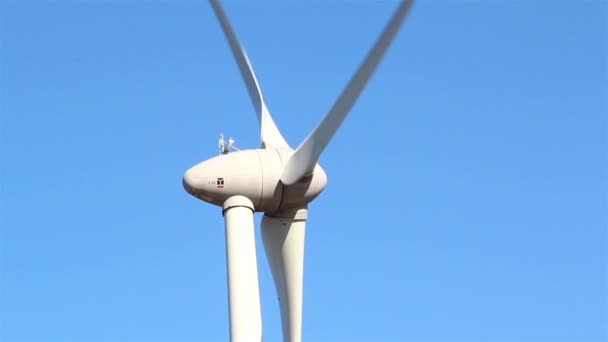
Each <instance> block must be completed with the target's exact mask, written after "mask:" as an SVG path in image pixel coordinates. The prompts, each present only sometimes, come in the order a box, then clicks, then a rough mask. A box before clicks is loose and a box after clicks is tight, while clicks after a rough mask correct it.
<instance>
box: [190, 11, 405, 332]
mask: <svg viewBox="0 0 608 342" xmlns="http://www.w3.org/2000/svg"><path fill="white" fill-rule="evenodd" d="M210 2H211V5H212V7H213V10H214V12H215V14H216V16H217V18H218V20H219V22H220V25H221V26H222V30H223V31H224V34H225V35H226V38H227V40H228V43H229V45H230V49H231V50H232V54H233V55H234V58H235V59H236V62H237V64H238V67H239V70H240V72H241V76H242V77H243V80H244V81H245V84H246V86H247V91H248V92H249V96H250V98H251V101H252V102H253V106H254V107H255V110H256V113H257V117H258V121H259V122H260V131H261V143H262V146H261V148H259V149H249V150H242V151H238V152H234V153H225V154H221V155H219V156H217V157H215V158H211V159H209V160H207V161H204V162H202V163H199V164H197V165H195V166H194V167H192V168H190V169H189V170H188V171H186V173H185V174H184V178H183V184H184V188H185V189H186V191H187V192H188V193H190V194H192V195H193V196H195V197H197V198H199V199H201V200H203V201H205V202H208V203H211V204H215V205H218V206H221V207H222V208H223V211H222V213H223V215H224V220H225V228H226V259H227V268H228V302H229V311H230V338H231V340H232V341H260V340H261V339H262V317H261V315H262V314H261V309H260V294H259V285H258V269H257V261H256V250H255V235H254V223H253V213H254V212H256V211H257V212H264V213H265V214H264V217H263V218H262V224H261V225H262V239H263V241H264V248H265V250H266V256H267V257H268V261H269V264H270V269H271V271H272V275H273V278H274V282H275V287H276V290H277V293H278V298H279V303H280V308H281V321H282V324H283V338H284V340H285V341H300V339H301V335H302V283H303V270H304V233H305V227H306V218H307V214H308V203H309V202H311V201H312V200H313V199H314V198H315V197H317V196H318V195H319V193H321V191H322V190H323V189H324V188H325V184H326V182H327V177H326V175H325V171H323V169H322V168H321V166H319V164H317V161H318V160H319V156H320V154H321V152H323V150H324V149H325V147H326V146H327V144H328V143H329V141H330V140H331V138H332V136H333V135H334V133H335V132H336V130H337V129H338V128H339V127H340V125H341V124H342V122H343V121H344V118H345V117H346V115H347V114H348V112H349V111H350V109H351V108H352V106H353V104H354V103H355V101H356V100H357V98H358V97H359V94H360V93H361V91H362V90H363V88H364V87H365V84H366V83H367V81H368V80H369V78H370V77H371V75H372V73H373V72H374V70H375V68H376V66H377V65H378V63H379V62H380V60H381V59H382V57H383V56H384V53H385V52H386V50H387V48H388V47H389V45H390V43H391V41H392V40H393V38H394V37H395V35H396V34H397V32H398V30H399V27H400V26H401V23H402V22H403V19H404V18H405V16H406V15H407V13H408V12H409V9H410V7H411V6H412V3H413V0H403V1H401V3H400V4H399V6H398V7H397V9H396V11H395V13H394V14H393V16H392V18H391V19H390V21H389V22H388V24H387V25H386V27H385V29H384V31H383V32H382V34H381V35H380V37H379V38H378V39H377V41H376V43H375V44H374V46H373V48H372V49H371V50H370V51H369V53H368V55H367V56H366V58H365V60H364V61H363V63H362V64H361V66H360V67H359V69H358V70H357V72H356V73H355V74H354V76H353V77H352V79H351V80H350V82H349V83H348V85H347V86H346V88H344V90H343V91H342V93H341V94H340V96H339V97H338V99H337V100H336V102H335V103H334V105H333V107H332V108H331V109H330V110H329V112H328V113H327V115H326V116H325V117H324V118H323V120H322V121H321V123H320V124H319V125H318V126H317V127H316V128H315V129H314V131H312V133H311V134H310V135H309V136H308V137H307V138H306V139H304V141H303V142H302V143H301V144H300V146H298V148H296V150H295V151H294V150H293V149H292V148H291V147H290V146H289V145H288V144H287V142H286V141H285V139H284V138H283V136H282V135H281V133H280V132H279V130H278V128H277V126H276V125H275V123H274V121H273V120H272V117H271V116H270V112H269V111H268V108H267V107H266V104H265V102H264V98H263V96H262V91H261V90H260V86H259V84H258V81H257V79H256V77H255V73H254V71H253V67H252V66H251V63H250V62H249V58H248V57H247V54H246V53H245V50H244V49H243V47H242V46H241V44H240V43H239V41H238V39H237V37H236V34H235V33H234V30H233V28H232V26H231V25H230V22H229V21H228V18H227V17H226V14H225V13H224V10H223V8H222V6H221V4H220V2H219V0H210ZM226 152H227V151H226Z"/></svg>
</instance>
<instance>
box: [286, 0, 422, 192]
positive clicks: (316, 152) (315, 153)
mask: <svg viewBox="0 0 608 342" xmlns="http://www.w3.org/2000/svg"><path fill="white" fill-rule="evenodd" d="M413 2H414V1H413V0H403V1H402V2H401V4H400V5H399V7H398V8H397V10H396V11H395V13H394V14H393V17H392V18H391V20H390V21H389V23H388V24H387V25H386V28H385V29H384V31H383V32H382V34H381V35H380V37H379V38H378V40H376V44H375V45H374V47H373V48H372V49H371V50H370V51H369V52H368V54H367V57H366V58H365V60H364V61H363V63H362V64H361V66H360V67H359V69H358V70H357V72H356V73H355V74H354V75H353V77H352V78H351V80H350V82H349V83H348V85H347V86H346V88H344V90H343V91H342V94H340V97H338V99H337V100H336V102H335V103H334V105H333V107H332V108H331V109H330V111H329V112H328V113H327V115H326V116H325V118H323V120H322V121H321V123H320V124H319V125H318V126H317V128H315V130H314V131H313V132H312V133H311V134H310V135H309V136H308V137H307V138H306V139H305V140H304V141H303V142H302V143H301V144H300V146H298V148H297V149H296V151H295V153H294V154H293V155H292V156H291V158H290V159H289V161H288V162H287V165H286V166H285V170H284V171H283V175H282V176H281V181H282V182H283V184H285V185H292V184H294V183H296V182H297V181H298V180H299V179H300V178H302V177H304V176H307V175H310V174H311V173H312V171H313V170H314V168H315V165H316V164H317V161H318V160H319V156H320V155H321V152H323V150H324V149H325V147H326V146H327V144H328V143H329V141H330V140H331V138H332V137H333V135H334V133H336V131H337V130H338V128H339V127H340V125H341V124H342V122H343V121H344V118H345V117H346V115H347V114H348V112H349V111H350V110H351V108H352V106H353V105H354V103H355V101H356V100H357V98H358V97H359V94H361V91H362V90H363V88H364V87H365V84H366V83H367V81H368V80H369V78H370V77H371V76H372V74H373V73H374V70H375V69H376V66H378V64H379V63H380V60H382V57H383V56H384V53H385V52H386V50H387V49H388V47H389V45H390V44H391V41H392V40H393V38H394V37H395V35H396V34H397V32H398V31H399V27H400V26H401V23H402V22H403V19H404V18H405V16H406V14H407V13H408V12H409V9H410V8H411V6H412V3H413Z"/></svg>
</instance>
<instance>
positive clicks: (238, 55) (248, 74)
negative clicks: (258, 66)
mask: <svg viewBox="0 0 608 342" xmlns="http://www.w3.org/2000/svg"><path fill="white" fill-rule="evenodd" d="M210 1H211V6H212V7H213V11H214V12H215V15H216V16H217V18H218V20H219V22H220V25H221V26H222V30H223V31H224V34H225V36H226V39H227V40H228V44H229V45H230V50H232V55H233V56H234V59H236V63H237V64H238V66H239V71H240V72H241V76H242V77H243V81H245V85H246V86H247V92H249V97H250V98H251V102H252V103H253V107H255V111H256V114H257V116H258V121H259V123H260V135H261V140H262V147H276V148H278V147H289V145H288V144H287V142H286V141H285V139H284V138H283V136H282V135H281V132H280V131H279V129H278V128H277V126H276V125H275V123H274V121H273V120H272V117H271V116H270V112H269V111H268V108H267V107H266V103H265V102H264V97H263V96H262V90H261V89H260V85H259V83H258V80H257V79H256V77H255V72H254V71H253V67H252V66H251V62H249V57H247V53H246V52H245V49H244V48H243V47H242V46H241V43H240V42H239V40H238V38H237V36H236V34H235V33H234V29H233V28H232V25H231V24H230V21H229V20H228V17H227V16H226V13H225V12H224V9H223V8H222V5H221V4H220V1H219V0H210Z"/></svg>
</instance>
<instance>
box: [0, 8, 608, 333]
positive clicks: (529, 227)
mask: <svg viewBox="0 0 608 342" xmlns="http://www.w3.org/2000/svg"><path fill="white" fill-rule="evenodd" d="M395 5H396V1H388V0H387V1H363V0H349V1H343V0H339V1H334V0H331V1H320V0H313V1H277V0H265V1H255V2H254V1H244V0H239V1H236V0H232V1H226V3H225V7H226V10H227V12H228V15H229V16H230V18H231V20H232V22H233V24H234V26H235V27H236V30H237V32H238V33H239V36H240V38H241V40H242V41H243V43H244V45H245V47H246V48H247V50H248V52H249V54H250V57H251V60H252V62H253V64H254V67H255V69H256V71H257V73H258V77H259V80H260V83H261V85H262V88H263V90H264V93H265V96H266V99H267V102H268V105H269V108H270V110H271V112H272V113H273V116H274V118H275V121H276V122H277V125H278V126H279V128H280V129H281V130H282V132H283V134H284V135H285V137H286V139H287V140H288V141H289V143H290V144H291V145H292V146H294V147H295V146H297V145H298V144H299V143H300V141H301V140H302V139H303V138H304V137H306V135H307V134H308V133H309V132H310V130H311V129H313V128H314V127H315V125H316V124H317V123H318V121H319V120H320V119H321V118H322V117H323V115H324V114H325V113H326V111H327V110H328V109H329V107H330V106H331V104H332V102H333V100H334V99H335V97H336V96H337V95H338V94H339V92H340V90H341V89H342V87H343V86H344V84H345V83H346V82H347V81H348V79H349V77H350V75H351V74H352V72H353V71H354V70H355V69H356V67H357V66H358V64H359V62H360V61H361V60H362V58H363V56H364V55H365V53H366V51H367V49H368V48H369V47H370V46H371V44H372V41H373V40H374V39H375V37H376V36H377V34H378V33H379V32H380V30H381V28H382V26H383V25H384V22H385V21H386V20H387V18H388V17H389V15H390V14H391V12H392V10H393V8H394V7H395ZM607 7H608V6H607V3H606V2H605V1H601V0H581V1H574V0H571V1H563V0H562V1H548V0H538V1H511V0H494V1H483V2H482V1H465V0H459V1H418V3H417V4H416V5H415V7H414V9H413V11H412V13H411V16H410V18H409V20H408V21H407V22H406V24H405V25H404V27H403V30H402V31H401V33H400V34H399V36H398V37H397V39H396V41H395V43H394V45H393V47H392V48H391V50H389V53H388V55H387V56H386V58H385V60H384V63H383V64H382V65H381V66H380V68H379V70H378V72H377V73H376V74H375V76H374V78H373V79H372V80H371V82H370V83H369V84H368V88H367V89H366V91H365V92H364V93H363V95H362V96H361V98H360V99H359V102H358V103H357V105H356V106H355V107H354V109H353V111H352V112H351V115H350V116H349V117H348V118H347V120H346V121H345V123H344V125H343V126H342V128H341V129H340V130H339V131H338V133H337V134H336V136H335V137H334V140H333V141H332V142H331V144H330V146H329V147H328V148H327V149H326V150H325V152H324V154H323V155H322V156H321V160H320V162H321V164H322V165H323V167H324V169H325V170H326V172H327V173H328V177H329V183H328V186H327V188H326V189H325V191H324V192H323V193H322V194H321V196H320V197H319V198H318V199H317V200H315V201H314V202H313V203H312V204H311V206H310V215H309V224H308V230H307V234H308V235H307V242H306V243H307V245H306V247H307V254H306V260H305V293H304V322H303V324H304V332H303V337H304V340H307V341H338V340H343V341H378V340H387V341H389V340H391V341H397V340H409V341H601V340H606V339H607V338H608V337H607V331H606V325H605V324H606V321H607V319H608V317H607V306H608V303H607V299H606V298H607V293H606V292H607V289H606V288H607V280H606V279H607V274H606V273H607V265H606V260H607V254H606V245H607V242H608V240H607V236H606V227H607V218H606V209H607V203H606V198H607V197H606V193H607V190H608V189H607V184H606V174H607V173H606V171H607V170H606V151H607V147H608V146H607V144H606V132H607V131H606V127H607V126H606V113H607V109H608V108H607V93H608V81H607V74H608V73H607V66H606V65H607V62H606V61H607V43H606V42H607V41H608V34H607V30H606V27H607V16H606V13H607V10H608V8H607ZM220 131H221V132H224V133H225V134H226V135H228V136H234V137H235V138H236V146H238V147H240V148H254V147H256V146H258V143H259V133H258V131H257V122H256V118H255V114H254V111H253V109H252V107H251V104H250V102H249V99H248V97H247V93H246V91H245V87H244V86H243V84H242V81H241V79H240V75H239V74H238V71H237V68H236V66H235V64H234V61H233V60H232V57H231V55H230V52H229V49H228V46H227V44H226V42H225V41H224V38H223V36H222V33H221V31H220V28H219V25H218V23H217V21H216V20H215V18H214V16H213V14H212V11H211V9H210V6H209V5H208V4H207V3H206V2H205V1H161V0H158V1H144V0H140V1H116V0H108V1H85V0H80V1H79V0H58V1H34V0H32V1H10V0H9V1H7V0H0V139H1V140H0V253H1V254H0V256H1V258H0V340H2V341H23V340H26V341H195V340H196V341H207V340H210V341H211V340H218V341H219V340H227V338H228V337H227V336H228V320H227V317H228V315H227V294H226V275H225V256H224V232H223V220H222V216H221V212H220V209H219V208H217V207H213V206H211V205H208V204H206V203H203V202H200V201H198V200H196V199H195V198H193V197H191V196H190V195H188V194H187V193H186V192H185V191H184V190H183V189H182V185H181V177H182V174H183V172H184V171H185V170H186V169H187V168H189V167H190V166H192V165H194V164H196V163H198V162H199V161H202V160H204V159H207V158H209V157H212V156H214V155H215V154H216V138H217V134H218V133H219V132H220ZM259 219H260V217H259V214H258V215H256V225H258V224H259ZM262 247H263V246H262V244H261V243H260V241H259V240H258V255H259V264H260V283H261V291H262V293H261V295H262V308H263V318H264V335H265V338H266V339H267V340H269V341H276V340H280V331H281V329H280V318H279V313H278V306H277V302H276V296H275V293H274V285H273V283H272V278H271V275H270V273H269V270H268V266H267V263H266V260H265V256H264V252H263V249H262Z"/></svg>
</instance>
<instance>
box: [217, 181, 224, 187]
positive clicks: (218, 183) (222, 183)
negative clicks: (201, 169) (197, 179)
mask: <svg viewBox="0 0 608 342" xmlns="http://www.w3.org/2000/svg"><path fill="white" fill-rule="evenodd" d="M217 187H218V189H223V188H224V178H218V179H217Z"/></svg>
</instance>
